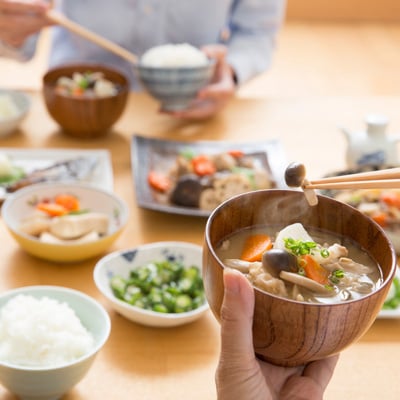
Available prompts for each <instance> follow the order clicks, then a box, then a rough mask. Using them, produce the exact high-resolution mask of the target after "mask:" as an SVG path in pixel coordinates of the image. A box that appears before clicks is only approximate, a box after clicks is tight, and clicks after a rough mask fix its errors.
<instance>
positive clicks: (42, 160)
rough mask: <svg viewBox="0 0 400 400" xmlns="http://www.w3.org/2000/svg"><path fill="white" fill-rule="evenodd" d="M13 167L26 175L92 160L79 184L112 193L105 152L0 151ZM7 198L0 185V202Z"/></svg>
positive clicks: (14, 149)
mask: <svg viewBox="0 0 400 400" xmlns="http://www.w3.org/2000/svg"><path fill="white" fill-rule="evenodd" d="M0 152H1V153H2V154H5V155H6V156H7V157H8V158H9V159H10V161H11V163H12V164H13V165H15V166H18V167H20V168H22V169H23V170H24V171H25V172H26V173H30V172H32V171H34V170H36V169H42V168H46V167H49V166H51V165H54V163H57V162H62V161H67V160H74V159H77V158H80V157H84V158H85V157H88V158H91V159H92V158H93V160H94V167H93V169H92V170H91V172H90V174H89V175H88V176H87V177H85V178H84V179H82V180H79V179H78V181H79V182H87V183H89V184H92V185H94V186H97V187H101V188H104V189H106V190H109V191H112V190H113V189H114V180H113V171H112V165H111V157H110V154H109V152H108V151H107V150H79V149H67V150H65V149H43V150H33V149H19V148H7V147H3V148H1V149H0ZM6 196H7V192H6V191H5V189H4V187H2V186H1V185H0V202H1V201H3V200H4V199H5V198H6Z"/></svg>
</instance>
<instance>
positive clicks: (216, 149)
mask: <svg viewBox="0 0 400 400" xmlns="http://www.w3.org/2000/svg"><path fill="white" fill-rule="evenodd" d="M187 149H190V150H191V151H193V152H195V153H196V154H201V153H203V154H213V153H221V152H223V151H228V150H232V149H240V150H241V151H243V152H244V153H245V154H248V155H251V156H252V157H253V158H256V159H257V161H258V162H259V163H260V164H261V165H262V166H263V167H264V168H265V169H267V170H269V172H270V174H271V176H272V179H273V180H274V183H275V185H274V186H275V187H276V188H286V187H287V186H286V184H285V182H284V171H285V169H286V167H287V163H286V158H285V155H284V151H283V148H282V145H281V143H280V142H279V141H278V140H268V141H254V142H229V141H197V142H187V141H186V142H185V141H173V140H162V139H155V138H146V137H143V136H139V135H134V136H133V137H132V143H131V163H132V173H133V178H134V184H135V189H136V200H137V202H138V205H139V206H140V207H142V208H147V209H150V210H156V211H161V212H167V213H173V214H183V215H190V216H197V217H208V216H209V215H210V211H207V210H201V209H199V208H191V207H181V206H175V205H173V204H165V203H162V202H160V201H158V200H157V198H156V196H155V193H154V191H153V190H152V189H151V188H150V186H149V184H148V183H147V176H148V173H149V171H151V170H159V171H167V170H169V169H170V168H171V167H172V166H173V164H174V163H175V160H176V157H177V156H178V154H179V153H181V152H182V151H184V150H187Z"/></svg>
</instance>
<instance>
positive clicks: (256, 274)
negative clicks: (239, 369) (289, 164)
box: [216, 224, 383, 304]
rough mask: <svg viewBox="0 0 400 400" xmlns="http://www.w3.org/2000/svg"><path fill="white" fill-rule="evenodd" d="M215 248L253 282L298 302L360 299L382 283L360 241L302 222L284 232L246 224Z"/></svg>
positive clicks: (229, 264)
mask: <svg viewBox="0 0 400 400" xmlns="http://www.w3.org/2000/svg"><path fill="white" fill-rule="evenodd" d="M268 239H269V241H270V242H269V243H268ZM216 252H217V255H218V257H219V258H220V260H221V261H222V263H223V264H224V265H226V266H227V267H230V268H235V269H238V270H240V271H241V272H242V273H244V274H245V275H246V276H247V278H248V279H249V281H250V282H251V283H252V284H253V286H255V287H257V288H259V289H261V290H264V291H267V292H269V293H272V294H274V295H277V296H281V297H286V298H289V299H293V300H296V301H304V302H314V303H329V304H332V303H338V302H342V301H349V300H355V299H358V298H360V297H363V296H365V295H368V294H369V293H372V292H374V291H375V290H376V289H377V288H378V287H379V286H380V285H381V284H382V282H383V277H382V272H381V269H380V267H379V265H378V264H377V263H376V261H375V260H374V259H373V258H372V257H371V256H370V255H369V254H368V252H367V251H365V250H364V249H362V248H361V247H360V246H359V245H358V244H357V243H355V242H354V241H352V240H351V239H349V238H348V237H343V236H338V235H334V234H332V233H331V232H326V231H322V230H317V229H315V228H304V227H303V226H302V225H301V224H293V225H289V226H288V227H285V228H284V229H282V230H280V231H277V229H276V228H275V227H272V226H259V227H251V228H246V229H243V230H241V231H238V232H235V233H234V234H232V235H231V236H229V237H227V238H225V239H224V240H222V241H221V243H220V244H219V245H218V246H217V250H216Z"/></svg>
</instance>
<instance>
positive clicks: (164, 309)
mask: <svg viewBox="0 0 400 400" xmlns="http://www.w3.org/2000/svg"><path fill="white" fill-rule="evenodd" d="M153 311H157V312H160V313H168V312H169V310H168V308H167V307H166V306H165V305H164V304H154V306H153Z"/></svg>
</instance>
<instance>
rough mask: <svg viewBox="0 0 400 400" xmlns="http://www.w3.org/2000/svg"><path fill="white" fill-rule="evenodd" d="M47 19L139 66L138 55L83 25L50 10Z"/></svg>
mask: <svg viewBox="0 0 400 400" xmlns="http://www.w3.org/2000/svg"><path fill="white" fill-rule="evenodd" d="M46 16H47V18H48V19H49V20H50V21H52V22H54V23H56V24H58V25H61V26H63V27H64V28H66V29H68V30H70V31H71V32H73V33H75V34H77V35H79V36H81V37H83V38H85V39H87V40H90V41H91V42H93V43H95V44H97V45H99V46H101V47H103V48H104V49H106V50H108V51H111V52H112V53H114V54H116V55H118V56H120V57H122V58H124V59H125V60H127V61H129V62H130V63H132V64H137V62H138V57H137V56H136V54H134V53H132V52H130V51H128V50H126V49H124V48H123V47H121V46H119V45H118V44H116V43H113V42H111V41H110V40H108V39H106V38H104V37H102V36H100V35H98V34H96V33H94V32H92V31H90V30H88V29H86V28H84V27H82V26H81V25H79V24H77V23H75V22H73V21H71V20H70V19H68V18H67V17H65V16H64V15H62V14H60V13H59V12H57V11H55V10H53V9H50V10H49V11H47V14H46Z"/></svg>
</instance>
